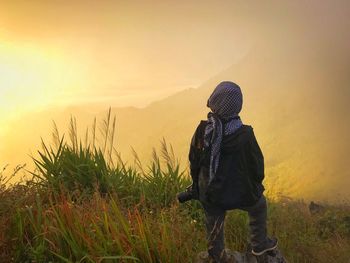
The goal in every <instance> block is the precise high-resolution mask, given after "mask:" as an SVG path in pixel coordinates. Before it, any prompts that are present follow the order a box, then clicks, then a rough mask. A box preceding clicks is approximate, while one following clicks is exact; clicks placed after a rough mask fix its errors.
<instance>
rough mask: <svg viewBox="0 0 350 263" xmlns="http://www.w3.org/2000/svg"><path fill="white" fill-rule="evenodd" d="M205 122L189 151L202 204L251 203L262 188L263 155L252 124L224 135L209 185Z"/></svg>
mask: <svg viewBox="0 0 350 263" xmlns="http://www.w3.org/2000/svg"><path fill="white" fill-rule="evenodd" d="M206 123H207V122H206V121H201V123H200V124H199V125H198V127H197V129H196V131H195V133H194V135H193V137H192V141H191V146H190V152H189V160H190V170H191V176H192V180H193V184H194V189H195V190H196V191H198V195H199V200H200V201H201V202H202V204H203V205H204V206H211V207H219V208H221V209H225V210H230V209H235V208H242V207H247V206H252V205H254V204H255V203H256V202H257V201H258V200H259V198H260V197H261V195H262V193H263V192H264V186H263V185H262V181H263V179H264V157H263V154H262V152H261V150H260V147H259V145H258V143H257V141H256V138H255V135H254V132H253V128H252V127H251V126H248V125H243V126H242V127H241V128H239V129H238V130H237V131H236V132H235V133H233V134H231V135H227V136H224V137H223V140H222V145H221V154H220V159H219V166H218V169H217V172H216V175H215V177H214V179H213V180H212V182H211V183H210V184H209V185H208V179H209V173H208V171H209V169H208V168H209V157H210V153H209V151H210V149H205V148H204V147H203V145H204V144H203V140H204V138H203V137H204V130H205V126H206ZM224 125H225V124H224Z"/></svg>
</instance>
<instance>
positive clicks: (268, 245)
mask: <svg viewBox="0 0 350 263" xmlns="http://www.w3.org/2000/svg"><path fill="white" fill-rule="evenodd" d="M276 248H277V238H275V237H273V238H267V240H266V242H265V243H264V244H262V245H259V246H256V247H253V249H252V254H253V255H254V256H261V255H262V254H264V253H265V252H268V251H271V250H274V249H276Z"/></svg>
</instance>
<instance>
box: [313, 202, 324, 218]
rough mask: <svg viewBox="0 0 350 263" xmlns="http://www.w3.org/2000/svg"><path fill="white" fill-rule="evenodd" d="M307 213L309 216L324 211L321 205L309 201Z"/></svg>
mask: <svg viewBox="0 0 350 263" xmlns="http://www.w3.org/2000/svg"><path fill="white" fill-rule="evenodd" d="M309 211H310V213H311V214H313V215H314V214H318V213H321V212H322V211H324V207H323V206H322V205H319V204H316V203H315V202H314V201H311V202H310V204H309Z"/></svg>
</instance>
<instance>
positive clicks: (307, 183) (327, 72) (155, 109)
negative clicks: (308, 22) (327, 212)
mask: <svg viewBox="0 0 350 263" xmlns="http://www.w3.org/2000/svg"><path fill="white" fill-rule="evenodd" d="M266 37H267V39H268V40H267V39H264V40H261V41H259V42H257V43H256V44H255V45H254V46H253V47H252V48H251V50H250V52H249V53H248V54H247V55H246V56H245V57H243V58H242V59H241V60H240V61H239V62H237V63H236V64H234V65H232V66H231V67H229V68H227V69H226V70H224V71H223V72H221V73H219V74H217V75H216V76H214V77H212V78H210V79H209V80H208V81H206V82H205V83H203V84H202V85H201V86H199V87H197V88H192V89H186V90H183V91H181V92H178V93H176V94H174V95H172V96H169V97H167V98H165V99H162V100H159V101H156V102H153V103H151V104H150V105H149V106H147V107H145V108H134V107H128V108H117V107H114V108H112V112H113V114H115V115H116V117H117V124H116V130H117V132H116V135H117V138H116V147H117V149H118V151H120V152H121V154H122V157H123V158H124V159H126V160H129V161H132V158H133V157H132V153H131V150H130V149H131V148H130V146H132V147H133V148H134V149H135V150H136V152H138V154H139V155H140V158H141V160H149V157H150V155H151V152H152V148H153V147H157V146H158V145H159V142H160V140H161V138H163V137H164V138H165V139H166V140H167V141H168V142H169V143H171V144H172V145H173V146H174V149H175V153H176V156H178V157H180V158H181V161H182V163H183V164H185V165H186V164H187V152H188V145H189V142H190V138H191V136H192V134H193V131H194V129H195V128H196V126H197V124H198V122H199V120H201V119H204V118H206V113H207V112H208V108H206V100H207V98H208V97H209V95H210V93H211V92H212V90H213V88H214V87H215V86H216V85H217V84H218V83H219V82H220V81H222V80H232V81H235V82H237V83H238V84H239V85H240V86H241V88H242V90H243V94H244V105H243V111H242V114H241V116H242V120H243V122H244V123H246V124H251V125H252V126H253V127H254V130H255V133H256V136H257V138H258V140H259V143H260V146H261V148H262V150H263V152H264V154H265V162H266V181H265V183H266V185H267V190H268V192H270V194H273V195H276V194H277V193H281V194H283V195H288V196H293V197H301V198H307V199H317V200H318V199H324V200H329V201H334V200H338V201H339V200H342V199H344V198H347V199H348V198H349V193H348V189H347V188H348V186H349V185H350V179H349V178H350V176H349V170H348V169H347V168H346V167H347V154H348V153H349V151H348V146H349V140H348V134H349V127H350V121H349V115H348V105H347V103H348V101H349V99H350V96H349V93H350V91H349V89H348V85H349V83H350V75H349V74H348V69H349V68H350V65H349V64H350V63H349V61H350V55H349V53H348V52H346V51H345V47H344V44H343V42H340V44H338V45H335V44H333V42H332V39H331V38H328V37H327V36H323V38H320V37H318V38H315V37H313V38H312V37H309V38H306V39H305V40H304V39H302V37H301V36H299V35H296V36H294V38H291V39H289V40H288V41H283V44H281V43H282V39H283V35H282V33H281V35H277V36H266ZM269 37H271V38H270V39H269ZM338 43H339V42H338ZM316 44H317V45H316ZM315 45H316V46H315ZM112 106H113V105H112ZM107 108H108V105H106V108H101V106H94V105H80V106H72V107H70V108H66V109H59V108H52V109H48V110H45V111H42V112H37V113H35V114H34V113H31V114H30V115H29V114H28V115H27V116H25V117H23V118H22V119H20V120H17V121H16V122H13V123H12V128H11V129H12V130H13V131H16V136H15V137H13V136H12V138H15V139H12V141H10V140H9V139H8V138H9V136H8V137H6V136H5V137H4V138H2V141H3V142H4V143H3V144H2V147H3V148H4V150H3V152H2V153H1V154H2V156H1V158H0V159H2V160H4V161H5V160H6V161H7V160H8V161H7V162H6V163H11V164H12V165H15V164H17V163H20V162H24V161H26V162H28V159H29V158H28V156H27V153H29V152H31V151H34V149H36V148H37V146H38V145H40V136H42V137H43V138H44V139H45V140H46V141H47V140H49V139H50V131H51V130H52V120H55V121H56V122H57V124H58V127H59V130H60V131H61V132H63V131H64V130H66V128H67V126H68V125H69V119H70V116H71V115H73V116H76V117H77V122H78V132H80V134H82V135H83V134H85V129H86V127H88V126H89V127H90V129H91V125H92V123H93V119H94V117H95V116H97V120H102V119H103V118H104V117H105V114H106V110H107ZM66 136H68V134H67V133H66ZM16 149H24V150H23V151H22V150H21V151H20V152H19V151H17V150H16ZM32 153H33V154H35V151H34V152H32Z"/></svg>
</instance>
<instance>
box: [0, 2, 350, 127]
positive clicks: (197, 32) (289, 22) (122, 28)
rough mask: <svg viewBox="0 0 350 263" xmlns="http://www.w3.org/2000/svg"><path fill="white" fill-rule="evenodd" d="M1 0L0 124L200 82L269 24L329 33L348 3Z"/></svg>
mask: <svg viewBox="0 0 350 263" xmlns="http://www.w3.org/2000/svg"><path fill="white" fill-rule="evenodd" d="M0 2H1V5H0V6H1V8H0V117H1V118H2V121H1V124H2V125H1V128H0V129H4V128H5V127H6V122H5V119H4V118H5V117H6V118H11V117H18V116H20V115H21V114H22V113H23V112H26V111H29V110H32V109H41V108H43V107H46V106H51V105H57V104H59V105H67V104H77V103H90V102H98V103H104V104H105V105H113V106H126V105H134V106H144V105H147V104H148V103H149V102H151V101H153V100H155V99H157V98H160V97H164V96H166V95H170V94H172V93H174V92H176V91H178V90H182V89H185V88H187V87H197V86H198V85H200V84H201V83H203V82H204V81H205V80H207V79H209V78H210V77H212V76H214V75H216V74H217V73H219V72H220V71H222V70H223V69H225V68H227V67H229V66H230V65H232V64H234V63H236V62H238V61H239V60H240V59H241V58H243V57H244V56H245V55H246V54H247V53H248V52H249V51H250V50H251V48H252V47H253V46H254V44H255V43H256V42H257V41H258V42H259V41H261V39H264V38H267V36H268V35H267V34H269V33H270V34H271V32H272V33H273V32H275V31H278V32H285V35H284V36H285V37H289V36H291V35H293V34H294V35H295V33H296V32H297V33H298V34H299V39H303V37H302V35H303V33H307V34H309V35H310V34H311V35H312V34H318V35H322V31H324V32H327V37H328V38H329V34H330V32H333V31H334V30H333V29H334V28H333V27H334V25H336V24H337V23H334V20H337V21H338V22H340V23H341V22H342V20H345V19H346V16H345V14H346V13H345V12H344V9H345V8H344V7H345V6H347V7H348V4H346V1H326V0H324V1H320V0H317V1H316V0H314V1H306V0H305V1H271V0H270V1H266V2H265V1H264V3H262V1H246V0H244V1H243V0H242V1H233V0H230V1H229V0H226V1H163V0H162V1H117V0H116V1H68V0H67V1H47V0H42V1H35V0H34V1H14V0H13V1H3V0H0ZM332 21H333V22H332ZM344 30H348V27H347V29H344ZM335 32H337V33H339V28H336V30H335ZM311 37H312V36H311Z"/></svg>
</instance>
